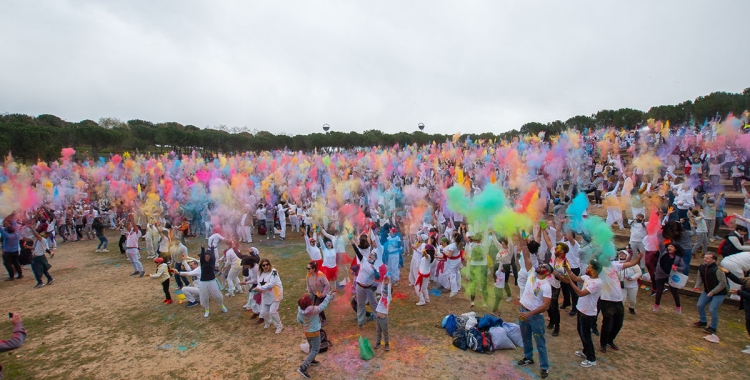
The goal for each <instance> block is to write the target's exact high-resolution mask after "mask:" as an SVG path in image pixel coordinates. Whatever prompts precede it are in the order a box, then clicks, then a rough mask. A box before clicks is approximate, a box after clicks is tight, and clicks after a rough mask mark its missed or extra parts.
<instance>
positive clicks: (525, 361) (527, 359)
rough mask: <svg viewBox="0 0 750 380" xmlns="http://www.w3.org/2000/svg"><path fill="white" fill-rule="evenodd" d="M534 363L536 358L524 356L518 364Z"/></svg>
mask: <svg viewBox="0 0 750 380" xmlns="http://www.w3.org/2000/svg"><path fill="white" fill-rule="evenodd" d="M532 364H534V360H533V359H529V358H523V359H521V360H519V361H518V365H532Z"/></svg>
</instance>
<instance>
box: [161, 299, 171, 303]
mask: <svg viewBox="0 0 750 380" xmlns="http://www.w3.org/2000/svg"><path fill="white" fill-rule="evenodd" d="M167 301H169V300H167V299H165V300H164V301H161V303H167Z"/></svg>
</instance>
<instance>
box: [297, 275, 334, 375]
mask: <svg viewBox="0 0 750 380" xmlns="http://www.w3.org/2000/svg"><path fill="white" fill-rule="evenodd" d="M309 266H310V265H309V264H308V267H309ZM329 290H330V288H329ZM314 298H316V296H313V295H312V294H309V293H308V294H303V295H302V297H300V299H299V300H298V301H297V322H299V323H301V324H302V326H303V330H304V333H305V338H306V339H307V343H308V345H309V346H310V352H309V353H308V354H307V357H306V358H305V361H303V362H302V365H300V366H299V368H297V373H299V374H300V375H302V376H304V377H305V378H307V379H309V378H310V375H309V374H308V373H307V369H308V368H309V367H310V366H311V365H318V364H320V362H318V361H317V360H315V357H316V356H317V355H318V352H319V351H320V330H321V327H322V322H321V320H320V315H325V313H324V310H325V309H326V307H328V304H329V303H330V302H331V299H332V293H330V292H328V293H326V294H325V298H323V299H322V300H321V301H320V302H319V303H318V304H317V305H316V304H315V301H314Z"/></svg>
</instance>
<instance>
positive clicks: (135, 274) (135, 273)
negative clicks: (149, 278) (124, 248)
mask: <svg viewBox="0 0 750 380" xmlns="http://www.w3.org/2000/svg"><path fill="white" fill-rule="evenodd" d="M139 274H141V272H138V271H135V272H133V273H131V274H130V275H131V276H137V275H139Z"/></svg>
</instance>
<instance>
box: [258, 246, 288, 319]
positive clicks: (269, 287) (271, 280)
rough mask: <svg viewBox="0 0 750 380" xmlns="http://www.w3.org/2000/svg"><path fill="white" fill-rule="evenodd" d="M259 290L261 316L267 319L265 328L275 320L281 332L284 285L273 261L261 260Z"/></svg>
mask: <svg viewBox="0 0 750 380" xmlns="http://www.w3.org/2000/svg"><path fill="white" fill-rule="evenodd" d="M258 290H259V291H260V292H261V311H260V317H261V318H263V320H264V321H265V325H264V328H268V326H270V324H271V323H272V322H273V324H274V326H276V334H281V330H282V329H283V328H284V326H283V325H282V324H281V318H280V317H279V304H280V303H281V300H282V299H284V287H283V286H282V285H281V277H280V276H279V273H278V272H277V271H276V269H274V268H273V267H272V266H271V261H270V260H268V259H262V260H261V261H260V275H259V276H258Z"/></svg>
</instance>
